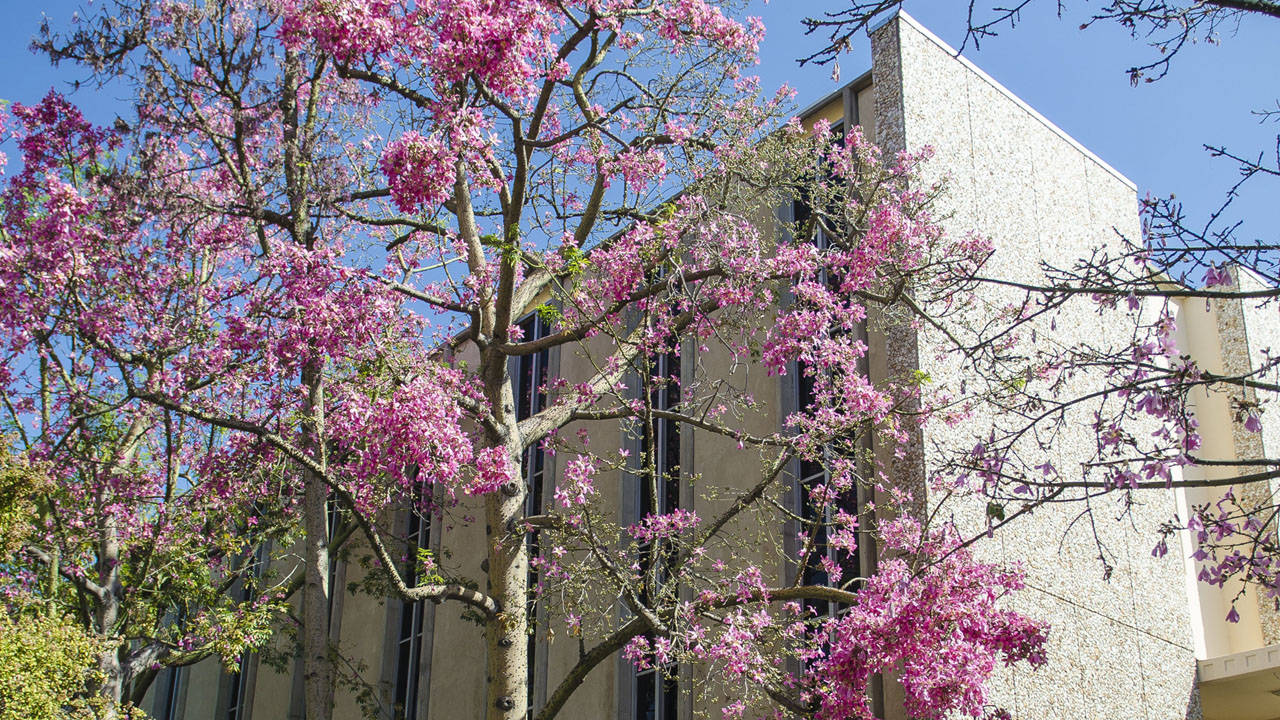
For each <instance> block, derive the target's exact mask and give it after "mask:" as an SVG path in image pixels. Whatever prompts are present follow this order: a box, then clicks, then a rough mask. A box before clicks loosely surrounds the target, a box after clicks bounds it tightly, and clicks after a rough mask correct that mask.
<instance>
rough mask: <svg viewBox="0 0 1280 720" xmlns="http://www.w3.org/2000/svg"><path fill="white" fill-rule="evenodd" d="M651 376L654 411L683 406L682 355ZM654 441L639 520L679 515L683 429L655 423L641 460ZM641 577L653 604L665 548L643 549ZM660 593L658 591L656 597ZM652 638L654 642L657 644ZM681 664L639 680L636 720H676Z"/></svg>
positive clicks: (654, 364) (653, 364) (663, 360)
mask: <svg viewBox="0 0 1280 720" xmlns="http://www.w3.org/2000/svg"><path fill="white" fill-rule="evenodd" d="M649 373H650V375H651V377H652V380H651V382H652V386H651V387H650V390H649V399H650V402H651V404H652V407H653V409H654V410H672V409H674V408H676V407H677V406H679V404H680V353H679V352H676V351H672V352H667V353H662V354H660V355H656V356H654V357H653V358H651V359H650V363H649ZM650 438H652V440H653V447H654V450H655V452H654V453H653V458H652V465H653V472H652V474H651V475H650V474H647V473H641V475H640V497H639V503H638V506H637V508H638V509H637V515H638V517H639V518H644V517H646V516H648V515H655V514H656V515H666V514H668V513H671V512H673V511H675V510H678V509H680V423H678V422H675V421H673V420H671V419H669V418H662V417H655V418H653V420H652V422H651V423H650V425H649V428H648V432H646V433H645V434H644V435H642V436H641V441H640V451H641V452H640V456H641V457H642V458H645V462H646V463H647V462H648V458H649V439H650ZM639 552H640V571H641V573H642V577H643V578H645V585H646V590H645V592H644V593H642V596H643V597H642V599H643V600H645V601H648V599H649V597H648V596H649V592H648V586H649V584H650V580H651V579H654V580H656V581H657V582H658V583H661V582H662V580H663V578H664V577H667V576H668V573H667V572H666V569H665V568H658V569H657V572H656V573H655V572H654V566H653V563H654V560H655V557H667V556H666V554H665V553H663V552H662V551H661V549H660V548H654V547H652V546H651V545H650V544H648V543H646V544H644V545H641V546H640V548H639ZM657 589H658V588H653V590H654V591H655V592H656V591H657ZM652 640H653V638H652V637H651V638H650V641H652ZM678 671H679V668H678V666H677V665H676V664H674V663H673V664H670V665H666V666H662V667H651V668H649V669H646V670H642V671H637V672H636V674H635V692H634V695H633V697H634V698H635V707H634V709H633V712H632V718H634V720H676V715H677V701H678V700H679V698H680V684H679V680H678V679H677V674H678Z"/></svg>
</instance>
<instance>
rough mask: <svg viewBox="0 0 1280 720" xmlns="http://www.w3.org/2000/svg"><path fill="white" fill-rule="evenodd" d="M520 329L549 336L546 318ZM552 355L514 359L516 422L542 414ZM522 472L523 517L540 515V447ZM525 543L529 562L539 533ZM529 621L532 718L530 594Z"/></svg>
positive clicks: (529, 336) (531, 319)
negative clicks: (523, 490)
mask: <svg viewBox="0 0 1280 720" xmlns="http://www.w3.org/2000/svg"><path fill="white" fill-rule="evenodd" d="M520 329H521V330H522V331H524V340H526V341H528V340H538V339H541V338H544V337H546V336H547V335H549V334H550V333H551V324H550V323H548V322H547V321H546V320H545V319H543V318H542V317H541V316H539V315H538V314H537V313H534V314H532V315H530V316H528V317H526V318H524V319H523V320H521V321H520ZM550 357H551V352H550V351H549V350H540V351H538V352H536V353H533V354H530V355H521V356H520V357H518V358H516V367H515V379H514V380H515V387H514V388H513V390H514V394H515V400H516V419H517V420H525V419H527V418H530V417H533V416H534V415H536V414H538V413H539V412H542V411H543V410H545V409H546V406H547V390H546V386H547V379H548V375H547V365H548V362H549V361H550ZM521 466H522V467H521V472H522V474H523V475H524V482H525V503H524V511H525V515H526V516H532V515H541V514H542V494H543V490H544V487H545V485H546V472H547V454H546V452H545V451H543V450H542V448H541V447H538V446H536V445H535V446H534V447H531V448H527V449H526V450H525V451H524V455H523V456H522V457H521ZM525 542H526V543H527V544H528V552H529V560H530V561H532V560H533V559H534V558H537V557H538V556H539V554H540V552H541V551H540V548H539V546H538V534H537V533H536V532H530V533H529V534H528V536H527V537H526V539H525ZM537 582H538V574H537V572H536V571H535V570H534V569H533V568H532V567H531V568H530V570H529V587H530V588H534V587H535V586H536V584H537ZM527 612H528V618H529V640H528V644H527V648H528V650H527V652H528V663H529V665H528V667H529V682H528V688H529V708H528V714H529V716H530V717H532V715H533V710H534V708H533V687H534V684H533V680H534V671H535V669H536V668H535V667H534V665H535V661H536V659H537V651H538V642H537V638H538V632H537V627H536V624H537V617H538V608H537V604H536V603H535V602H534V601H533V594H532V593H530V601H529V607H528V610H527Z"/></svg>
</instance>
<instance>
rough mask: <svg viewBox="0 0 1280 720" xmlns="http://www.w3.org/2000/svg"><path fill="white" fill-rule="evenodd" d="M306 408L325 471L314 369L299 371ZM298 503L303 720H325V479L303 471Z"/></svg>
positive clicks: (319, 388) (319, 379)
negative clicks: (300, 515)
mask: <svg viewBox="0 0 1280 720" xmlns="http://www.w3.org/2000/svg"><path fill="white" fill-rule="evenodd" d="M303 383H304V384H305V385H306V386H307V407H306V410H305V417H304V420H303V424H304V433H305V434H306V435H307V442H308V446H309V447H308V449H309V450H310V451H311V452H312V453H313V455H314V457H315V458H316V459H317V461H318V462H319V463H320V466H321V468H324V467H325V456H324V455H325V454H324V441H323V436H324V378H323V372H322V370H321V369H319V368H312V369H309V370H307V371H306V372H304V377H303ZM302 477H303V484H304V493H305V494H304V496H303V501H302V512H303V529H304V535H305V539H304V541H303V543H304V560H303V562H304V563H305V565H306V568H305V571H304V573H305V574H304V579H303V593H302V681H303V695H304V698H305V700H306V708H307V720H329V718H330V717H332V715H333V659H332V658H333V656H332V653H331V652H330V648H329V592H330V588H329V523H328V517H327V514H326V502H327V500H328V497H329V488H328V486H327V485H326V484H325V481H324V478H322V477H320V476H319V475H318V474H317V473H315V472H312V471H310V470H306V469H304V470H303V473H302Z"/></svg>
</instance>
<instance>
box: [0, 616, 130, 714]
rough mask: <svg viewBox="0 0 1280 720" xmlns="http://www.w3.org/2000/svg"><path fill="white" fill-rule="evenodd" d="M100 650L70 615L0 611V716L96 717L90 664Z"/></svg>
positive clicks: (95, 701) (93, 678)
mask: <svg viewBox="0 0 1280 720" xmlns="http://www.w3.org/2000/svg"><path fill="white" fill-rule="evenodd" d="M104 649H105V647H104V646H103V644H102V642H101V641H99V640H96V639H94V638H92V637H90V636H89V635H88V634H86V633H85V632H84V631H83V630H82V629H80V628H79V627H77V626H76V625H75V624H74V623H73V622H72V621H70V619H63V618H58V617H50V616H49V615H47V614H45V613H42V612H30V611H27V612H16V613H12V614H11V613H7V612H5V613H0V720H55V719H56V720H71V719H73V718H91V717H96V716H97V712H96V709H97V707H96V706H97V705H98V704H100V702H101V701H100V700H99V699H98V698H96V697H95V696H94V694H93V693H92V692H91V691H90V689H91V687H92V686H93V684H94V683H95V681H96V679H97V678H96V674H95V671H92V670H90V669H89V668H93V667H95V665H96V660H97V657H98V655H99V653H100V652H102V651H103V650H104ZM86 698H92V699H86Z"/></svg>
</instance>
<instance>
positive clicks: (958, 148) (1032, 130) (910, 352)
mask: <svg viewBox="0 0 1280 720" xmlns="http://www.w3.org/2000/svg"><path fill="white" fill-rule="evenodd" d="M872 43H873V44H872V47H873V50H872V56H873V70H872V72H873V78H874V81H873V87H874V89H875V92H876V101H875V107H876V115H877V117H876V120H877V128H876V141H877V142H878V143H879V144H880V145H881V147H882V148H883V149H884V150H885V151H886V152H892V151H899V150H912V151H916V150H920V149H921V148H924V147H925V146H929V147H932V148H933V150H934V153H935V155H934V158H933V160H932V161H931V162H929V163H928V164H927V169H926V177H933V178H938V177H942V176H943V175H945V176H946V177H948V178H949V179H948V184H947V192H946V193H945V195H944V196H943V197H942V198H941V199H940V206H939V208H938V212H939V216H941V217H946V218H947V219H946V221H945V225H946V227H947V228H948V229H949V230H950V231H951V232H952V233H964V232H969V231H977V232H979V233H981V234H983V235H985V236H987V237H989V238H990V239H991V240H992V241H993V243H994V245H995V247H996V255H995V256H994V258H993V260H992V262H991V264H990V265H989V266H988V267H987V268H986V271H985V274H987V275H992V276H996V277H1001V278H1005V279H1016V280H1023V281H1034V280H1036V279H1037V278H1038V277H1039V273H1040V269H1039V268H1040V263H1041V261H1042V260H1047V261H1049V262H1051V263H1055V264H1057V265H1059V266H1066V265H1069V264H1070V262H1071V260H1072V259H1074V258H1077V257H1083V256H1087V255H1088V253H1089V252H1090V250H1091V249H1093V248H1094V247H1097V246H1100V245H1105V244H1107V243H1112V242H1116V239H1117V234H1123V235H1127V236H1129V237H1136V236H1137V234H1138V231H1139V227H1138V217H1137V202H1136V197H1135V191H1134V187H1133V185H1132V184H1131V183H1129V182H1128V181H1127V180H1125V179H1124V178H1123V177H1122V176H1120V175H1119V174H1118V173H1116V172H1115V171H1114V170H1112V169H1111V168H1110V167H1108V166H1107V165H1106V164H1105V163H1103V162H1102V161H1101V160H1099V159H1097V158H1096V157H1094V156H1093V155H1092V154H1091V153H1089V152H1088V151H1087V150H1085V149H1084V148H1083V147H1081V146H1080V145H1079V144H1078V143H1076V142H1075V141H1073V140H1071V139H1070V138H1069V137H1068V136H1066V135H1065V133H1063V132H1062V131H1061V130H1059V129H1057V128H1056V127H1054V126H1053V125H1052V124H1051V123H1049V122H1048V121H1047V120H1045V119H1044V118H1043V117H1041V116H1040V115H1038V114H1037V113H1035V111H1033V110H1031V109H1030V108H1029V107H1027V106H1026V105H1025V104H1024V103H1022V102H1021V101H1020V100H1018V99H1017V98H1015V97H1014V96H1013V95H1012V94H1010V93H1009V92H1008V91H1007V90H1005V89H1004V88H1002V87H1000V86H999V85H998V84H996V83H995V82H994V81H993V80H992V79H990V78H989V77H988V76H986V75H985V74H984V73H982V71H980V70H978V69H977V68H976V67H975V66H973V65H972V64H970V63H969V62H968V61H966V60H963V59H958V58H956V57H955V51H954V50H953V49H951V48H949V47H947V46H946V45H945V44H944V43H942V42H941V41H940V40H938V39H937V38H936V37H934V36H933V35H932V34H931V33H929V32H928V31H927V30H925V29H924V28H922V27H920V26H919V25H918V24H917V23H916V22H915V21H914V20H912V19H911V18H910V17H908V16H906V15H905V14H899V15H898V16H897V17H895V18H894V19H892V20H890V21H889V22H888V23H887V24H886V25H884V26H882V27H880V28H879V29H878V30H876V31H874V33H873V38H872ZM1018 298H1019V296H1018V295H1017V294H1016V293H1015V292H1013V291H1007V292H1002V291H1000V290H998V289H994V288H993V289H991V290H989V291H984V292H983V294H982V295H981V296H980V297H979V299H978V300H979V302H978V303H976V304H975V306H974V307H973V308H972V312H973V315H974V318H975V319H977V318H978V317H980V316H982V315H983V314H987V315H988V316H989V314H990V313H992V312H997V311H999V310H1000V309H1001V308H1003V307H1004V306H1005V305H1006V304H1007V303H1009V302H1013V301H1016V300H1018ZM1081 302H1082V303H1085V305H1082V306H1079V307H1074V308H1067V310H1066V311H1065V312H1064V313H1062V314H1061V315H1060V316H1059V319H1058V323H1057V325H1056V327H1053V328H1050V327H1048V326H1047V323H1046V327H1044V328H1040V329H1039V330H1040V334H1039V338H1038V340H1037V342H1039V343H1059V344H1062V345H1069V344H1072V343H1076V342H1081V341H1086V340H1087V341H1089V342H1094V343H1097V342H1103V343H1106V342H1112V343H1117V344H1120V343H1123V341H1124V337H1123V332H1124V326H1123V323H1120V322H1110V321H1109V318H1108V317H1107V316H1106V315H1100V314H1099V313H1098V312H1097V309H1096V308H1095V307H1092V306H1091V305H1088V304H1087V303H1088V301H1087V300H1082V301H1081ZM912 335H914V337H913V336H908V334H907V333H905V332H904V331H903V330H891V331H889V334H888V337H887V338H886V344H887V352H888V354H889V357H888V358H887V366H888V369H889V372H890V373H893V372H894V371H895V369H897V370H901V369H902V368H909V367H919V368H922V369H925V370H927V371H928V372H929V374H930V376H931V377H932V379H933V382H934V383H936V384H937V385H938V386H946V385H948V383H951V384H953V385H958V384H959V380H960V379H961V378H962V377H963V373H962V372H961V370H960V368H959V367H958V366H957V365H956V364H955V362H953V361H952V360H951V359H949V358H946V357H943V356H941V355H940V349H941V348H942V347H943V343H942V342H941V338H940V337H939V336H937V335H936V334H934V333H931V332H930V331H921V332H919V333H918V334H914V333H913V334H912ZM1090 383H1093V384H1094V385H1096V383H1097V379H1096V378H1094V379H1090V378H1083V379H1081V380H1080V381H1079V382H1078V383H1077V388H1076V389H1077V390H1083V389H1087V388H1088V387H1089V386H1090ZM987 412H988V413H990V414H989V415H988V416H985V417H984V416H983V414H982V412H981V411H980V412H979V413H978V414H977V416H976V417H975V418H974V419H973V421H972V422H968V423H964V424H962V425H960V426H958V427H954V428H952V427H945V426H942V425H941V424H936V425H929V426H927V427H926V428H925V429H924V431H923V432H922V434H921V436H920V437H918V438H917V439H916V442H915V443H913V445H914V446H915V447H913V448H912V453H909V454H908V456H907V457H906V458H905V459H904V460H903V461H901V462H899V463H898V464H897V465H896V466H895V467H894V468H893V471H894V473H895V474H896V476H897V478H896V479H897V480H898V481H899V482H908V483H911V484H913V485H915V486H916V487H918V488H920V491H921V492H924V488H925V486H926V483H925V479H926V478H928V477H929V476H930V473H931V472H936V471H937V469H938V467H939V462H940V461H941V459H942V458H943V457H945V456H946V455H947V454H948V453H951V452H955V451H958V450H961V449H964V448H971V447H973V445H974V444H975V441H976V440H977V439H979V438H980V437H981V436H982V435H983V434H984V433H983V428H984V427H985V426H986V425H989V424H990V423H991V422H993V421H994V413H995V410H993V409H988V410H987ZM1089 419H1090V417H1089V413H1086V412H1083V411H1082V412H1081V413H1079V414H1078V415H1077V416H1075V417H1073V418H1072V422H1071V423H1070V424H1069V425H1068V427H1067V428H1065V430H1064V431H1063V432H1062V433H1061V434H1060V435H1059V436H1057V437H1055V439H1054V442H1053V447H1052V450H1050V451H1048V452H1047V453H1046V457H1045V459H1046V460H1049V461H1050V462H1052V463H1053V464H1054V466H1055V467H1057V468H1059V469H1060V471H1061V472H1064V473H1067V472H1070V470H1071V469H1072V468H1073V467H1079V462H1080V459H1081V458H1084V457H1088V455H1089V454H1090V453H1091V452H1092V450H1093V449H1094V445H1095V442H1096V439H1095V437H1094V435H1093V433H1092V431H1091V430H1090V428H1089ZM1140 500H1141V504H1140V505H1139V506H1137V507H1136V508H1134V509H1133V511H1132V513H1131V515H1130V516H1128V517H1125V518H1124V520H1123V521H1122V522H1118V521H1116V520H1115V518H1116V516H1117V515H1119V514H1120V510H1119V508H1117V507H1116V506H1115V504H1114V503H1113V502H1112V501H1109V500H1105V499H1104V500H1102V501H1101V502H1097V503H1095V504H1094V510H1095V513H1094V516H1095V518H1096V520H1097V522H1096V523H1090V522H1088V521H1087V520H1083V521H1079V522H1077V521H1076V519H1077V517H1078V516H1079V514H1080V511H1081V510H1082V509H1083V506H1081V505H1079V504H1075V503H1071V504H1062V505H1054V506H1046V507H1044V508H1041V509H1040V510H1037V511H1036V512H1035V513H1034V514H1033V515H1030V516H1027V517H1023V518H1020V519H1019V520H1018V521H1016V522H1014V523H1012V524H1011V525H1010V526H1008V527H1006V528H1004V529H1003V530H1002V531H1001V532H999V533H998V534H996V535H995V537H993V538H992V539H990V540H985V541H983V542H980V543H979V544H978V545H976V546H975V548H976V552H977V553H978V555H979V556H980V557H982V558H984V559H989V560H1003V561H1015V560H1016V561H1022V562H1023V563H1024V566H1025V568H1026V570H1027V585H1028V587H1027V589H1026V590H1025V591H1023V592H1022V593H1020V594H1019V596H1018V597H1017V598H1016V599H1015V600H1014V601H1013V605H1014V606H1015V607H1017V608H1019V609H1020V610H1022V611H1024V612H1026V613H1027V614H1029V615H1032V616H1034V617H1038V618H1041V619H1044V620H1047V621H1048V622H1050V623H1051V624H1052V626H1053V629H1052V631H1051V634H1050V648H1049V662H1048V664H1047V665H1046V666H1044V667H1042V668H1041V669H1039V670H1038V671H1034V672H1032V671H1028V670H1026V669H1023V668H1017V669H1013V670H1003V671H1001V673H1000V675H999V676H998V678H997V679H996V682H995V683H994V686H993V691H994V695H995V697H994V700H995V702H996V703H997V704H999V705H1001V706H1003V707H1005V708H1007V709H1008V710H1010V711H1011V712H1012V713H1013V715H1014V717H1016V718H1028V719H1030V718H1035V719H1037V720H1039V719H1041V718H1073V719H1074V718H1092V717H1098V718H1102V717H1106V718H1145V719H1147V720H1173V719H1174V718H1183V717H1199V708H1198V698H1197V696H1196V692H1195V683H1194V680H1195V677H1194V673H1195V667H1196V665H1195V657H1194V651H1193V645H1192V637H1191V618H1190V615H1189V611H1188V602H1187V597H1186V583H1185V581H1184V574H1183V564H1182V562H1181V561H1180V559H1178V558H1177V557H1175V555H1176V554H1177V553H1170V555H1169V556H1167V557H1166V558H1164V559H1162V560H1157V559H1155V558H1153V557H1152V553H1151V550H1152V547H1153V545H1154V544H1155V542H1156V539H1157V537H1156V534H1155V533H1154V529H1155V528H1156V526H1157V525H1158V524H1159V523H1160V522H1162V521H1164V520H1168V519H1170V518H1171V517H1172V516H1173V515H1174V513H1175V511H1176V507H1175V501H1174V497H1173V495H1172V494H1171V493H1165V492H1151V493H1148V494H1144V495H1142V496H1141V498H1140ZM928 506H929V509H930V510H931V511H933V512H936V513H939V514H940V515H941V516H943V517H951V518H954V519H955V520H956V522H957V524H958V525H960V526H961V527H962V528H963V529H967V530H970V531H974V530H979V531H980V529H981V528H983V527H984V526H985V523H986V518H985V510H986V507H985V501H984V500H983V499H981V498H980V497H977V496H976V495H975V496H971V497H968V498H964V497H960V498H957V497H955V496H950V497H948V498H945V499H944V498H943V497H942V496H941V494H938V493H934V494H929V495H928ZM1100 555H1101V556H1102V557H1103V558H1105V565H1109V566H1110V567H1111V568H1112V570H1111V571H1110V578H1109V580H1104V579H1103V575H1104V562H1103V561H1102V560H1100V559H1099V556H1100Z"/></svg>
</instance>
